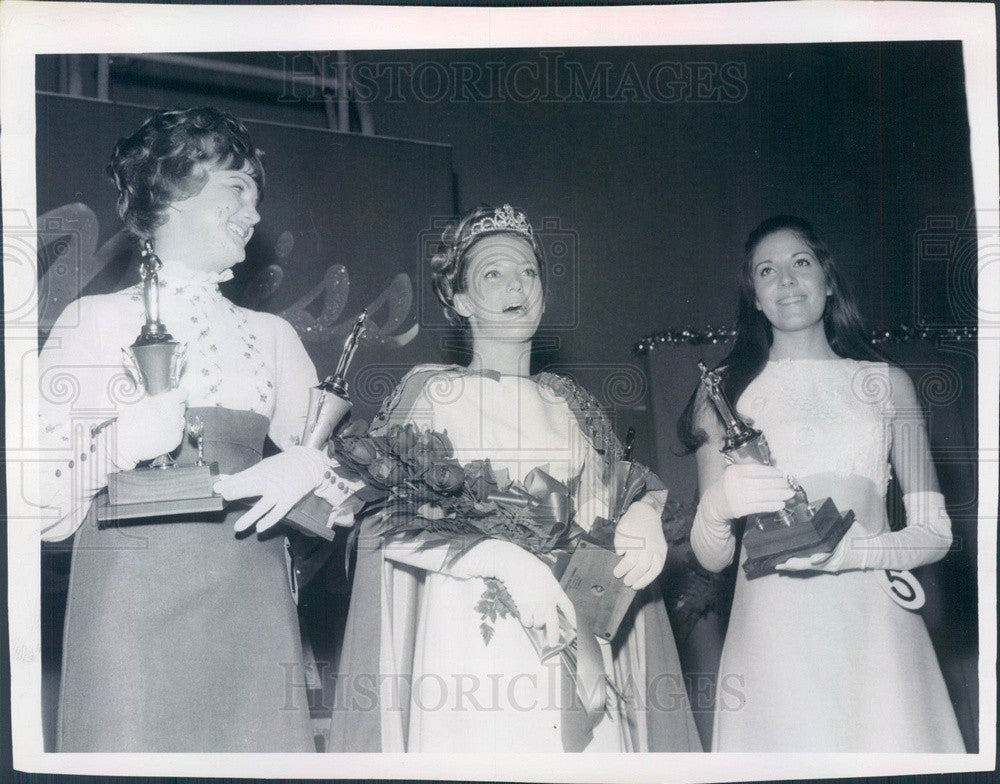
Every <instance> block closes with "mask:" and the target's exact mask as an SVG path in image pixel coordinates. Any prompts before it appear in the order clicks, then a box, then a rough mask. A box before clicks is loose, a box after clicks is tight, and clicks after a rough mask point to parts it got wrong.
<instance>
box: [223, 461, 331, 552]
mask: <svg viewBox="0 0 1000 784" xmlns="http://www.w3.org/2000/svg"><path fill="white" fill-rule="evenodd" d="M330 470H332V469H331V468H330V465H329V463H328V461H327V457H326V455H325V453H324V452H321V451H320V450H318V449H313V448H311V447H307V446H292V447H289V448H288V449H286V450H285V451H284V452H281V453H279V454H277V455H272V456H271V457H268V458H266V459H264V460H261V461H260V462H259V463H257V464H256V465H253V466H251V467H250V468H248V469H246V470H245V471H240V472H239V473H238V474H232V475H231V476H225V477H222V478H221V479H220V480H219V481H218V482H216V483H215V492H217V493H219V494H220V495H221V496H222V497H223V498H225V499H226V500H227V501H231V500H233V499H234V498H251V497H254V496H260V500H258V501H257V503H255V504H254V505H253V506H252V507H250V511H249V512H247V513H246V514H244V515H242V516H241V517H240V518H239V519H238V520H237V521H236V523H235V524H234V525H233V528H234V529H235V530H236V531H237V532H242V531H246V530H247V529H249V528H252V527H253V526H255V525H256V526H257V532H258V533H261V532H263V531H266V530H267V529H268V528H270V527H271V526H273V525H275V524H276V523H278V522H279V521H280V520H281V519H282V518H283V517H284V516H285V515H287V514H288V512H289V510H290V509H291V508H292V507H293V506H295V504H296V503H298V502H299V501H300V500H301V499H302V498H304V497H305V496H306V495H307V494H308V493H310V492H311V491H312V490H314V489H315V488H316V487H318V486H319V485H320V484H321V483H322V482H323V481H324V479H325V478H326V476H325V474H326V472H327V471H330Z"/></svg>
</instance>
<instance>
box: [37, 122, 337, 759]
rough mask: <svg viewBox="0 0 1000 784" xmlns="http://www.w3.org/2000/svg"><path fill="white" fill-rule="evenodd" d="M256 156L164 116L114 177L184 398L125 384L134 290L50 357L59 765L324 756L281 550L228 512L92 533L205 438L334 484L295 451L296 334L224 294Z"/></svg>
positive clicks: (241, 246) (90, 312)
mask: <svg viewBox="0 0 1000 784" xmlns="http://www.w3.org/2000/svg"><path fill="white" fill-rule="evenodd" d="M260 157H261V153H260V151H258V150H257V149H256V148H255V147H254V145H253V142H252V141H251V139H250V136H249V134H248V133H247V129H246V128H245V127H244V126H243V124H242V123H240V122H239V121H238V120H237V119H236V118H234V117H232V116H230V115H228V114H225V113H223V112H220V111H217V110H215V109H211V108H203V109H190V110H186V111H160V112H157V113H156V114H154V115H153V116H152V117H150V118H149V119H147V120H146V121H145V122H144V123H143V125H142V126H141V127H140V128H139V129H138V130H137V131H136V132H135V133H133V134H132V135H130V136H128V137H127V138H124V139H122V140H120V141H119V142H118V144H117V146H116V148H115V152H114V156H113V158H112V160H111V163H110V165H109V167H108V171H109V173H110V175H111V177H112V178H113V180H114V182H115V184H116V185H117V187H118V208H119V214H120V215H121V217H122V220H123V221H124V223H125V225H126V227H127V228H128V230H129V231H130V233H131V234H132V235H133V236H134V237H135V238H136V240H138V242H139V245H140V247H141V250H142V253H143V256H144V257H145V258H146V262H147V263H148V264H149V265H150V266H151V267H152V269H154V270H156V271H157V277H158V279H159V280H158V286H157V289H156V291H157V293H158V297H157V299H158V304H159V317H160V319H162V321H163V323H164V325H165V326H166V327H167V329H168V330H169V331H170V333H171V334H172V335H173V337H174V338H175V339H176V340H177V341H179V342H181V343H184V344H186V358H185V360H184V363H183V370H182V373H181V375H180V386H179V388H178V389H176V390H174V391H168V392H162V393H160V394H144V393H143V391H142V387H141V386H138V385H136V384H134V383H132V382H130V381H129V380H127V379H126V378H125V377H124V375H123V370H122V349H123V348H125V347H128V346H129V345H130V344H131V343H132V342H133V340H135V338H136V335H137V334H138V333H139V331H140V327H142V325H143V323H144V322H145V319H146V303H145V302H144V297H143V292H142V287H141V286H133V287H131V288H126V289H124V290H122V291H118V292H115V293H112V294H105V295H100V296H87V297H82V298H80V299H79V300H77V301H76V302H75V303H72V304H71V305H70V306H68V307H67V308H66V310H65V312H64V313H63V314H62V315H61V316H60V318H59V320H58V321H57V322H56V324H55V325H54V327H53V328H52V331H51V333H50V336H49V339H48V341H47V342H46V345H45V347H44V349H43V350H42V352H41V356H40V359H39V365H40V380H41V385H42V389H41V405H40V409H41V410H40V415H41V423H42V445H43V448H44V449H46V450H47V454H48V455H50V457H51V462H50V463H48V464H47V466H46V467H45V468H44V469H43V472H42V473H43V476H42V484H43V492H44V496H43V497H45V498H46V501H47V503H48V506H47V508H46V509H45V510H44V511H45V515H44V522H43V531H42V536H43V538H45V539H47V540H60V539H65V538H67V537H69V536H71V535H73V534H75V537H76V538H75V542H74V552H73V563H72V570H71V575H70V587H69V596H68V600H67V611H66V626H65V639H64V653H63V671H62V690H61V696H60V711H59V730H58V732H59V735H58V743H57V745H58V749H59V750H60V751H141V752H195V751H213V752H243V751H245V752H261V751H315V744H314V741H313V735H312V731H311V726H310V722H309V715H308V710H307V705H306V700H305V695H304V694H303V693H300V692H297V691H295V690H294V689H290V686H289V684H294V683H297V682H299V681H301V663H302V651H301V646H300V641H299V629H298V619H297V614H296V609H295V605H294V602H293V600H292V597H291V594H290V591H289V587H288V581H287V576H286V566H285V554H284V548H283V546H282V540H281V539H280V538H271V539H268V540H261V541H258V540H257V539H256V538H243V539H240V538H237V537H236V536H234V533H233V529H232V527H231V525H232V522H233V519H235V517H234V516H233V515H225V514H223V513H217V514H211V513H207V514H201V515H196V514H190V515H185V516H183V517H180V518H177V519H173V518H167V519H163V518H151V519H140V520H138V521H134V522H132V524H129V525H127V526H126V525H123V526H121V527H117V526H116V527H110V528H99V527H98V525H97V522H96V517H95V508H96V504H95V503H94V500H95V497H96V496H97V495H98V494H99V493H102V492H104V491H103V488H104V486H105V484H106V482H107V475H108V474H109V473H110V472H113V471H118V470H127V469H132V468H135V467H136V466H139V465H142V464H145V463H146V462H147V461H149V460H150V459H151V458H155V457H157V456H158V455H161V454H163V453H173V454H174V455H175V456H176V459H177V461H178V462H179V463H191V462H194V460H195V459H196V458H197V457H198V454H197V448H196V446H195V440H194V439H193V438H191V437H189V436H188V434H187V431H188V429H189V427H190V426H191V425H192V424H194V423H197V424H199V425H200V427H201V428H202V432H203V437H204V457H205V460H206V461H209V462H212V461H216V462H218V463H219V466H220V469H221V471H222V472H223V473H233V472H236V471H239V470H241V469H243V468H246V467H248V466H249V465H252V464H253V463H255V462H257V461H258V460H260V457H261V451H262V448H263V445H264V440H265V438H270V439H271V441H272V442H274V443H275V444H276V445H277V446H278V447H280V448H282V449H285V450H286V452H285V453H284V454H287V455H288V459H292V460H299V461H300V463H301V465H302V470H301V471H300V472H299V473H300V475H302V476H307V475H309V476H311V475H312V474H314V473H315V472H316V471H319V472H322V470H323V463H322V459H321V458H320V456H319V455H318V453H315V450H312V451H309V450H304V449H302V448H300V447H296V446H294V443H295V438H296V437H297V436H298V435H299V434H300V433H301V432H302V426H303V421H304V416H305V411H306V406H307V400H308V388H309V387H310V386H312V385H314V384H315V383H316V380H317V379H316V371H315V369H314V367H313V364H312V362H311V361H310V359H309V357H308V355H307V354H306V352H305V349H304V348H303V346H302V343H301V341H300V340H299V338H298V335H297V334H296V333H295V330H294V329H293V328H292V327H291V326H290V325H289V324H288V323H287V322H285V321H284V320H282V319H281V318H279V317H277V316H273V315H270V314H267V313H258V312H255V311H251V310H247V309H245V308H241V307H237V306H236V305H234V304H233V303H231V302H230V301H229V300H228V299H226V298H225V297H224V296H223V295H222V293H221V292H220V291H219V283H220V282H222V281H225V280H228V279H230V278H231V277H232V276H233V273H232V268H233V267H234V266H235V265H237V264H239V263H240V262H242V261H243V260H244V258H245V256H246V250H245V249H246V244H247V242H248V241H249V240H250V238H251V236H252V235H253V233H254V227H255V226H256V224H257V223H258V221H259V220H260V215H259V213H258V211H257V209H258V204H259V201H260V196H261V192H262V189H263V185H264V174H263V168H262V166H261V160H260ZM67 385H68V386H67ZM67 391H69V392H72V394H63V393H65V392H67ZM74 395H75V397H74ZM196 418H197V419H196ZM109 420H112V421H113V423H112V424H110V425H109V424H107V422H108V421H109ZM101 421H104V423H105V426H103V427H101V426H100V422H101ZM227 521H228V522H229V524H228V525H227V524H226V522H227Z"/></svg>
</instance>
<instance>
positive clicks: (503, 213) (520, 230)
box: [466, 204, 534, 243]
mask: <svg viewBox="0 0 1000 784" xmlns="http://www.w3.org/2000/svg"><path fill="white" fill-rule="evenodd" d="M467 231H468V234H467V235H466V243H469V242H471V241H472V240H474V239H475V238H476V237H478V236H479V235H480V234H488V233H490V232H494V231H513V232H516V233H517V234H523V235H524V236H525V237H529V238H530V237H532V236H533V235H534V231H533V230H532V228H531V224H530V223H528V218H527V216H526V215H525V214H524V213H523V212H521V211H520V210H515V209H514V208H513V207H511V206H510V205H509V204H505V205H503V206H502V207H498V208H497V209H496V210H494V211H493V214H492V215H485V216H484V217H482V218H480V219H479V220H477V221H475V222H474V223H473V224H472V225H471V226H469V228H468V230H467Z"/></svg>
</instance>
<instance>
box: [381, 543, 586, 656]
mask: <svg viewBox="0 0 1000 784" xmlns="http://www.w3.org/2000/svg"><path fill="white" fill-rule="evenodd" d="M422 540H423V538H422V537H421V536H408V537H402V538H391V539H389V540H388V541H387V542H386V545H385V557H386V558H388V559H390V560H392V561H398V562H400V563H405V564H409V565H411V566H416V567H417V568H418V569H424V570H426V571H431V572H440V573H441V574H447V575H448V576H450V577H456V578H458V579H461V580H467V579H469V578H471V577H481V578H484V579H487V578H494V579H497V580H500V581H501V582H502V583H503V584H504V586H505V587H506V588H507V592H508V593H509V594H510V596H511V599H513V600H514V604H515V605H516V606H517V612H518V616H519V618H520V621H521V624H522V625H523V626H525V627H527V628H528V629H532V628H536V629H540V630H541V629H544V633H545V641H546V645H548V646H550V647H555V646H557V645H558V644H559V611H560V610H561V611H562V614H563V617H564V618H565V619H566V621H567V622H568V624H569V627H570V628H575V627H576V611H575V610H574V609H573V603H572V602H571V601H570V599H569V597H568V596H567V595H566V592H565V591H563V589H562V586H560V585H559V581H558V580H557V579H556V578H555V576H554V575H553V574H552V571H551V570H550V569H549V568H548V567H547V566H546V565H545V564H544V563H542V562H541V561H540V560H539V559H538V558H536V557H535V556H534V555H532V554H531V553H529V552H528V551H527V550H524V549H522V548H520V547H518V546H517V545H516V544H513V543H512V542H504V541H501V540H499V539H487V540H486V541H484V542H480V543H479V544H477V545H475V546H474V547H472V548H470V549H469V551H468V552H466V553H463V554H462V555H461V556H460V557H458V558H457V559H455V561H454V563H451V564H449V565H448V566H445V557H446V554H447V548H446V547H428V548H424V547H422V546H421V543H422Z"/></svg>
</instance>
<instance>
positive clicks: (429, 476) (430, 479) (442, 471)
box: [424, 460, 465, 495]
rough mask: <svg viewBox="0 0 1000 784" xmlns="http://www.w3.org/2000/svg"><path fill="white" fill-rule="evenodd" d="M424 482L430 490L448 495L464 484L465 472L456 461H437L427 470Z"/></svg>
mask: <svg viewBox="0 0 1000 784" xmlns="http://www.w3.org/2000/svg"><path fill="white" fill-rule="evenodd" d="M424 481H425V482H426V483H427V486H428V487H430V488H431V490H434V491H435V492H438V493H444V494H446V495H449V494H452V493H456V492H457V491H458V490H460V489H461V487H462V485H463V484H465V471H464V470H463V469H462V466H461V465H459V463H458V461H456V460H439V461H436V462H434V463H432V464H431V466H430V468H428V469H427V473H426V474H425V475H424Z"/></svg>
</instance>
